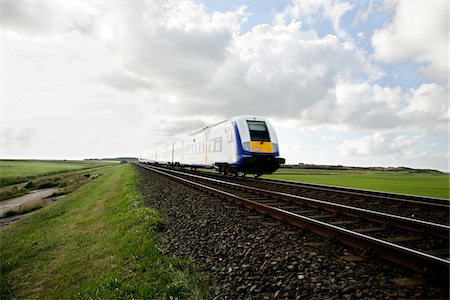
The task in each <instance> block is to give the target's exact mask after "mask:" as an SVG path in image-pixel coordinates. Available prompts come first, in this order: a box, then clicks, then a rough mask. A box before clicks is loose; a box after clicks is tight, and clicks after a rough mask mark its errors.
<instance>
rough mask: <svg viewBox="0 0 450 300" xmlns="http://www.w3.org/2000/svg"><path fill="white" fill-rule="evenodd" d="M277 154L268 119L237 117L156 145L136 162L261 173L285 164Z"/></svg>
mask: <svg viewBox="0 0 450 300" xmlns="http://www.w3.org/2000/svg"><path fill="white" fill-rule="evenodd" d="M279 156H280V154H279V148H278V140H277V136H276V133H275V130H274V128H273V126H272V125H271V124H270V122H269V121H268V120H267V119H265V118H262V117H254V116H238V117H233V118H230V119H228V120H225V121H223V122H220V123H218V124H216V125H213V126H210V127H206V128H203V129H201V130H199V131H197V132H194V133H193V134H191V135H190V136H189V137H186V138H184V139H182V140H178V141H174V142H172V143H167V144H164V145H162V146H160V147H157V148H155V149H153V150H151V151H150V152H148V153H146V154H144V155H142V156H141V157H139V161H140V162H142V163H158V164H168V165H173V166H180V167H186V166H188V167H194V168H195V167H206V168H216V169H217V170H218V171H219V172H221V173H225V174H227V173H232V174H235V175H237V174H238V173H243V174H256V175H261V174H264V173H273V172H275V171H276V170H277V169H278V168H279V166H280V164H283V163H284V161H285V160H284V158H280V157H279Z"/></svg>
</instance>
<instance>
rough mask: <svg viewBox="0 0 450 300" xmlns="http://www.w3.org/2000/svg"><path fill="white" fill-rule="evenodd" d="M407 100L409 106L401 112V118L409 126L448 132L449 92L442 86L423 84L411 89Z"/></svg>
mask: <svg viewBox="0 0 450 300" xmlns="http://www.w3.org/2000/svg"><path fill="white" fill-rule="evenodd" d="M405 98H406V100H407V106H406V107H405V108H404V109H402V110H401V111H400V112H399V116H400V117H401V118H402V119H403V120H404V122H405V123H407V124H408V125H409V126H415V127H422V128H428V129H434V130H443V131H447V130H448V122H449V120H450V110H449V106H448V91H447V90H445V89H444V88H443V87H442V86H440V85H438V84H435V83H430V84H422V85H421V86H419V87H418V88H415V89H414V88H413V89H410V90H409V91H408V92H407V93H406V95H405Z"/></svg>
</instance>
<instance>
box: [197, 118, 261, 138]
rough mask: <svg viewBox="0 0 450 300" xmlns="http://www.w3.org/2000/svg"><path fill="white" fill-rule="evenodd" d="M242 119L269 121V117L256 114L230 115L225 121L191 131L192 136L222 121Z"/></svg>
mask: <svg viewBox="0 0 450 300" xmlns="http://www.w3.org/2000/svg"><path fill="white" fill-rule="evenodd" d="M242 119H244V120H255V121H256V120H257V121H267V118H264V117H260V116H254V115H241V116H234V117H230V118H228V119H226V120H223V121H221V122H219V123H216V124H213V125H209V126H206V127H203V128H202V129H199V130H197V131H195V132H193V133H191V136H192V135H194V134H197V133H200V132H202V131H205V130H207V129H209V128H212V127H215V126H217V125H220V124H222V123H226V122H232V121H237V120H242Z"/></svg>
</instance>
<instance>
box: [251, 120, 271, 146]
mask: <svg viewBox="0 0 450 300" xmlns="http://www.w3.org/2000/svg"><path fill="white" fill-rule="evenodd" d="M247 124H248V129H249V130H250V138H251V140H252V141H257V142H270V136H269V131H268V130H267V126H266V122H264V121H247Z"/></svg>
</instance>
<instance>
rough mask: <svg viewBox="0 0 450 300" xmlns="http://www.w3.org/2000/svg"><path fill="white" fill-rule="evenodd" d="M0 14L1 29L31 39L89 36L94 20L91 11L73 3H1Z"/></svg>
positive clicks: (6, 0)
mask: <svg viewBox="0 0 450 300" xmlns="http://www.w3.org/2000/svg"><path fill="white" fill-rule="evenodd" d="M0 12H1V18H0V22H1V24H2V25H3V28H4V29H6V30H7V31H14V32H16V33H19V34H22V35H27V36H32V37H37V36H46V35H52V34H56V33H59V32H69V31H78V32H82V33H90V32H92V30H93V28H94V27H95V20H96V16H95V13H94V10H92V9H91V8H90V7H89V6H87V5H85V4H83V3H82V2H76V1H62V0H61V1H14V0H4V1H1V2H0Z"/></svg>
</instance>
